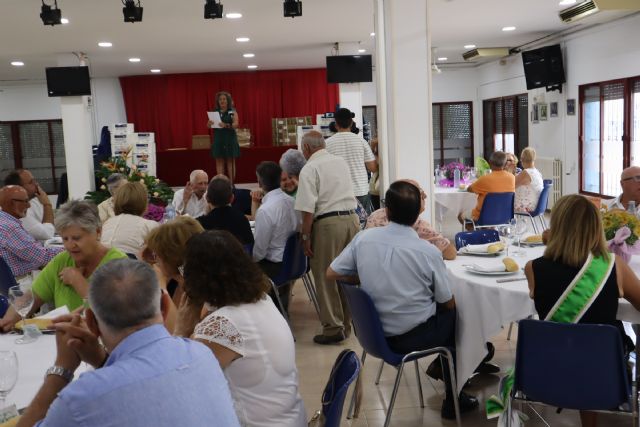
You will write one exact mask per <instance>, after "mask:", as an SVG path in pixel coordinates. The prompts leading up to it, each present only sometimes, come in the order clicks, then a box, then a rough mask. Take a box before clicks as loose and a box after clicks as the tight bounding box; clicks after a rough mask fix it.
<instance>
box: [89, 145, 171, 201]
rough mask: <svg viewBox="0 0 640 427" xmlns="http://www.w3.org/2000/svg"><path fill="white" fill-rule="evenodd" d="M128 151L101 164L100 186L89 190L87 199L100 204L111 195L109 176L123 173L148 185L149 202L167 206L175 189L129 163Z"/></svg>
mask: <svg viewBox="0 0 640 427" xmlns="http://www.w3.org/2000/svg"><path fill="white" fill-rule="evenodd" d="M126 158H127V153H125V154H124V155H123V156H121V157H110V158H109V159H108V160H107V161H104V162H102V163H101V164H100V167H99V168H98V169H96V171H95V175H96V183H99V187H98V188H96V190H95V191H88V192H87V194H86V195H85V197H84V198H85V200H91V201H93V202H94V203H95V204H100V203H102V202H103V201H104V200H107V199H108V198H109V197H111V194H109V191H108V190H107V184H106V182H107V178H109V176H110V175H111V174H114V173H121V174H123V175H125V176H126V177H127V178H128V179H129V181H133V182H135V181H138V182H141V183H142V184H144V185H145V186H146V187H147V192H148V193H149V203H152V204H155V205H160V206H166V205H167V204H168V203H170V202H171V200H172V199H173V190H172V189H171V187H169V186H168V185H167V184H166V183H165V182H163V181H161V180H159V179H158V178H156V177H155V176H151V175H147V174H146V173H145V172H141V171H140V170H139V169H138V166H136V165H132V166H131V167H130V166H128V165H127V161H126Z"/></svg>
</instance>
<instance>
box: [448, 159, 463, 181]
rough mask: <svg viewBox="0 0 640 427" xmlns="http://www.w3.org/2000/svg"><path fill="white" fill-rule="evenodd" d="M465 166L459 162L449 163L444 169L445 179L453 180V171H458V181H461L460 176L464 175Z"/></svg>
mask: <svg viewBox="0 0 640 427" xmlns="http://www.w3.org/2000/svg"><path fill="white" fill-rule="evenodd" d="M465 168H466V166H465V165H463V164H462V163H459V162H451V163H449V164H448V165H446V166H445V167H444V176H445V178H447V179H450V180H453V174H454V173H455V170H456V169H457V170H459V171H460V179H461V180H462V174H463V173H464V170H465Z"/></svg>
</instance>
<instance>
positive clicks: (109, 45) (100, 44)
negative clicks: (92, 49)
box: [98, 42, 113, 47]
mask: <svg viewBox="0 0 640 427" xmlns="http://www.w3.org/2000/svg"><path fill="white" fill-rule="evenodd" d="M98 46H100V47H111V46H113V43H111V42H100V43H98Z"/></svg>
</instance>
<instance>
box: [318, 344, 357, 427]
mask: <svg viewBox="0 0 640 427" xmlns="http://www.w3.org/2000/svg"><path fill="white" fill-rule="evenodd" d="M361 367H362V365H361V363H360V359H358V356H357V355H356V353H355V352H354V351H353V350H349V349H346V350H342V352H340V354H339V355H338V357H337V358H336V361H335V363H334V365H333V368H332V369H331V374H330V375H329V379H328V380H327V385H326V386H325V388H324V391H323V392H322V409H321V412H322V414H323V415H324V417H325V424H324V427H340V420H341V418H342V409H343V407H344V400H345V398H346V397H347V390H349V386H350V385H351V383H353V382H354V381H355V380H356V378H358V375H359V374H360V368H361ZM353 393H354V394H355V393H356V391H355V390H354V392H353Z"/></svg>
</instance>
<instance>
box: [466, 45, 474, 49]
mask: <svg viewBox="0 0 640 427" xmlns="http://www.w3.org/2000/svg"><path fill="white" fill-rule="evenodd" d="M464 48H465V49H475V48H476V45H475V44H465V45H464Z"/></svg>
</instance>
